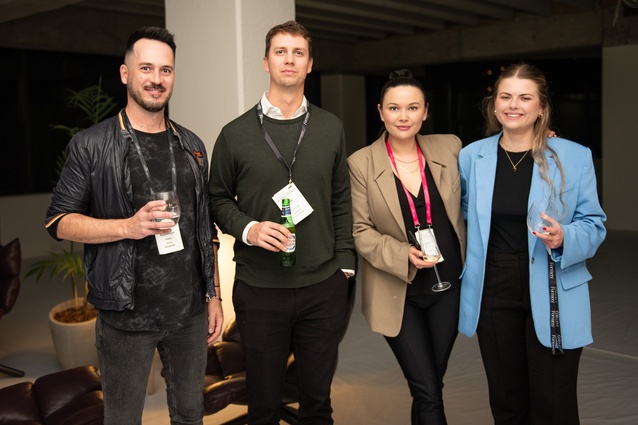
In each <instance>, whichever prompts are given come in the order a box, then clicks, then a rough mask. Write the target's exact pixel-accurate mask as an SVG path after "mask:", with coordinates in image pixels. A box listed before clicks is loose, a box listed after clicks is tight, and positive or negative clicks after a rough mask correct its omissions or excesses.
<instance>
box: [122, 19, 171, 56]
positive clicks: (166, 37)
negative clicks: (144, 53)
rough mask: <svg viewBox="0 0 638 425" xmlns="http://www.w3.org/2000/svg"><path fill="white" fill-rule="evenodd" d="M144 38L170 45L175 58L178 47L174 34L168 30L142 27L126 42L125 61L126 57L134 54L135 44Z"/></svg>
mask: <svg viewBox="0 0 638 425" xmlns="http://www.w3.org/2000/svg"><path fill="white" fill-rule="evenodd" d="M144 38H146V39H149V40H156V41H161V42H162V43H166V44H168V45H169V46H170V48H171V50H173V56H175V52H176V50H177V45H176V44H175V35H174V34H172V33H171V32H169V31H168V30H167V29H166V28H160V27H142V28H139V29H137V30H135V31H133V33H132V34H131V35H130V36H129V37H128V40H126V48H125V49H124V61H126V57H127V56H128V55H129V54H131V53H132V52H133V46H134V45H135V43H137V42H138V41H140V40H142V39H144Z"/></svg>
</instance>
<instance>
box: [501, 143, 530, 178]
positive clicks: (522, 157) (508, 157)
mask: <svg viewBox="0 0 638 425" xmlns="http://www.w3.org/2000/svg"><path fill="white" fill-rule="evenodd" d="M500 145H501V148H503V152H505V155H506V156H507V159H509V161H510V164H512V170H513V171H514V172H516V170H517V168H516V167H518V164H520V163H521V161H523V159H524V158H525V157H526V156H527V154H528V153H529V150H526V151H525V153H524V154H523V156H521V159H519V160H518V162H517V163H516V164H514V161H512V158H510V154H509V153H507V150H506V149H505V147H504V146H503V143H500Z"/></svg>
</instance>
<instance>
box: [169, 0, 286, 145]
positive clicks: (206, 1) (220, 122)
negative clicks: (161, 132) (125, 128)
mask: <svg viewBox="0 0 638 425" xmlns="http://www.w3.org/2000/svg"><path fill="white" fill-rule="evenodd" d="M165 5H166V28H167V29H168V30H169V31H171V32H172V33H174V34H175V41H176V43H177V58H176V65H175V68H176V74H175V78H176V81H175V92H174V93H173V97H172V99H171V102H170V111H169V112H170V116H171V118H172V119H174V120H175V121H177V122H178V123H180V124H182V125H184V126H185V127H187V128H188V129H190V130H192V131H194V132H195V133H196V134H197V135H198V136H199V137H201V138H202V140H203V141H204V143H205V144H206V149H207V150H208V155H209V157H210V155H211V153H212V150H213V145H214V143H215V139H216V138H217V135H218V134H219V132H220V130H221V129H222V127H223V126H224V125H225V124H227V123H228V122H230V121H231V120H233V119H234V118H236V117H237V116H239V115H240V114H242V113H244V112H245V111H246V110H248V109H249V108H251V107H252V106H254V105H255V104H257V102H258V101H259V98H260V97H261V95H262V93H263V92H264V91H265V90H267V89H268V74H267V73H266V72H265V71H264V67H263V57H264V48H265V37H266V33H267V32H268V30H269V29H270V28H272V27H273V26H275V25H277V24H281V23H283V22H286V21H288V20H290V19H294V17H295V2H294V0H268V1H250V0H189V1H182V0H165Z"/></svg>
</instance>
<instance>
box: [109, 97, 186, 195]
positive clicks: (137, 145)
mask: <svg viewBox="0 0 638 425" xmlns="http://www.w3.org/2000/svg"><path fill="white" fill-rule="evenodd" d="M120 114H121V116H122V118H123V119H124V125H125V126H126V130H127V131H128V132H129V134H130V135H131V138H132V139H133V144H134V145H135V150H137V155H138V156H139V157H140V162H141V163H142V168H143V169H144V174H146V179H147V180H148V184H149V185H150V187H151V193H155V190H154V189H153V187H154V186H153V180H152V179H151V173H150V171H149V169H148V165H146V160H145V159H144V155H142V149H141V148H140V143H139V141H138V140H137V135H136V134H135V130H134V129H133V126H132V125H131V122H130V121H129V119H128V117H127V116H126V112H125V111H124V110H122V111H120ZM169 128H170V126H169V124H168V122H166V135H167V137H168V151H169V152H170V158H171V175H172V179H173V190H174V191H175V192H177V170H176V169H175V153H174V152H173V143H172V140H171V131H170V129H169Z"/></svg>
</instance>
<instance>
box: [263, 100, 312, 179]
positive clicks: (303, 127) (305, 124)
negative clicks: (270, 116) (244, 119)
mask: <svg viewBox="0 0 638 425" xmlns="http://www.w3.org/2000/svg"><path fill="white" fill-rule="evenodd" d="M257 117H258V118H259V123H260V124H261V131H262V132H263V133H264V139H266V142H268V145H269V146H270V149H272V151H273V152H274V153H275V156H276V157H277V159H279V162H281V163H282V164H284V166H285V167H286V168H287V169H288V184H290V183H292V166H293V165H295V161H296V160H297V150H299V145H300V144H301V139H303V136H304V134H306V130H307V129H308V119H309V118H310V108H308V110H307V111H306V115H305V117H304V119H303V122H302V123H301V134H299V140H297V146H295V151H294V152H293V154H292V162H291V163H290V165H288V163H287V162H286V160H285V159H284V157H283V156H281V152H279V149H277V146H275V143H274V142H273V141H272V138H271V137H270V134H268V132H267V131H266V127H264V112H263V111H262V109H261V102H259V103H257Z"/></svg>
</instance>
